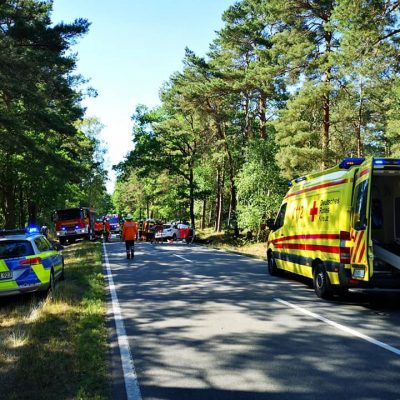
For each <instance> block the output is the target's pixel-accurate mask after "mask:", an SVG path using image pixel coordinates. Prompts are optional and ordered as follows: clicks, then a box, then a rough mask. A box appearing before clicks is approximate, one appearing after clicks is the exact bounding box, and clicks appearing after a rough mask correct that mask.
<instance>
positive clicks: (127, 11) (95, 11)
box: [52, 0, 235, 192]
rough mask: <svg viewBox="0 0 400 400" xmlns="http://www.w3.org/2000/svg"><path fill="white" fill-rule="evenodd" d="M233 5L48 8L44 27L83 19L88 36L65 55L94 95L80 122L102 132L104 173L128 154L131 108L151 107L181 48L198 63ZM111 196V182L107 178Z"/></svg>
mask: <svg viewBox="0 0 400 400" xmlns="http://www.w3.org/2000/svg"><path fill="white" fill-rule="evenodd" d="M234 3H235V1H234V0H147V1H140V0H54V6H53V14H52V21H53V23H57V22H61V21H64V22H72V21H73V20H75V19H76V18H86V19H88V20H89V21H90V22H91V27H90V31H89V33H88V34H87V35H86V36H84V37H83V38H81V39H80V40H79V42H78V44H76V45H75V46H74V47H73V51H74V52H77V53H78V70H77V72H78V73H80V74H82V75H83V76H84V77H85V78H87V79H90V85H91V86H93V87H94V88H95V89H96V90H97V91H98V96H97V97H96V98H91V99H87V100H85V102H84V106H85V107H87V116H96V117H98V118H99V119H100V120H101V122H102V123H103V124H104V125H105V128H104V129H103V131H102V134H101V136H102V137H101V139H102V141H103V142H104V145H105V147H106V148H107V150H108V153H107V156H106V161H107V166H108V168H109V169H111V165H112V164H116V163H118V162H119V161H121V160H122V159H123V157H124V156H125V155H126V154H127V152H128V151H129V150H130V149H131V148H132V121H131V116H132V114H133V112H134V110H135V108H136V106H137V105H138V104H146V105H147V106H149V107H153V106H156V105H157V104H159V98H158V92H159V89H160V88H161V86H162V84H163V82H165V81H167V80H168V78H169V77H170V75H171V74H172V73H173V72H175V71H178V70H181V69H182V59H183V57H184V51H185V47H186V46H187V47H189V48H190V49H191V50H193V51H195V52H196V53H197V54H198V55H201V56H204V55H206V53H207V51H208V47H209V44H210V43H211V42H212V40H213V39H214V38H215V31H216V30H219V29H220V28H221V27H222V25H223V23H222V20H221V16H222V13H223V12H224V11H225V10H226V9H227V8H228V7H229V6H230V5H232V4H234ZM110 175H111V178H112V179H111V182H110V183H109V185H108V190H109V191H110V192H111V191H112V188H113V181H114V176H113V174H112V173H111V171H110Z"/></svg>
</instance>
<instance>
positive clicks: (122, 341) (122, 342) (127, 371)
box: [103, 242, 142, 400]
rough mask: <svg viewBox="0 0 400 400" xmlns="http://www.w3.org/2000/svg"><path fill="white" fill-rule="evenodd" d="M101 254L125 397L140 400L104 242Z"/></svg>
mask: <svg viewBox="0 0 400 400" xmlns="http://www.w3.org/2000/svg"><path fill="white" fill-rule="evenodd" d="M103 252H104V260H105V264H106V270H107V280H108V287H109V290H110V293H111V301H112V308H113V314H114V321H115V327H116V331H117V337H118V346H119V350H120V354H121V363H122V370H123V372H124V381H125V390H126V397H127V400H142V395H141V394H140V387H139V382H138V379H137V375H136V371H135V365H134V364H133V358H132V354H131V351H130V348H129V342H128V337H127V336H126V331H125V324H124V320H123V318H122V314H121V309H120V307H119V302H118V296H117V291H116V290H115V285H114V279H113V277H112V272H111V268H110V263H109V261H108V254H107V250H106V245H105V243H104V242H103Z"/></svg>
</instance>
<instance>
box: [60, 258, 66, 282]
mask: <svg viewBox="0 0 400 400" xmlns="http://www.w3.org/2000/svg"><path fill="white" fill-rule="evenodd" d="M64 269H65V268H64V261H63V263H62V267H61V275H60V281H63V280H64V279H65V275H64Z"/></svg>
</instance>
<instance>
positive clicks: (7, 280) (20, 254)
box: [0, 230, 64, 296]
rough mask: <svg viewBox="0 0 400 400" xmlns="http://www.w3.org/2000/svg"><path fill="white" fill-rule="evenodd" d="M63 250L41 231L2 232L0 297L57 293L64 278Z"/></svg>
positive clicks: (0, 238)
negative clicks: (56, 288) (32, 293)
mask: <svg viewBox="0 0 400 400" xmlns="http://www.w3.org/2000/svg"><path fill="white" fill-rule="evenodd" d="M61 249H62V246H60V245H58V244H52V243H50V242H49V240H47V238H46V237H45V236H44V235H42V234H40V233H39V232H38V231H33V232H29V231H26V230H3V231H1V230H0V296H8V295H14V294H20V293H27V292H35V291H40V290H49V289H50V290H54V288H55V283H56V281H57V280H61V279H63V278H64V257H63V255H62V253H61Z"/></svg>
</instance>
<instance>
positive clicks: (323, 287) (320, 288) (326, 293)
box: [314, 264, 333, 299]
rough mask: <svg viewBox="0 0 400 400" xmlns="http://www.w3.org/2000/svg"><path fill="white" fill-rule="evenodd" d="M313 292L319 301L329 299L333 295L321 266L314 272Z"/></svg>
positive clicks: (324, 270) (323, 268) (326, 275)
mask: <svg viewBox="0 0 400 400" xmlns="http://www.w3.org/2000/svg"><path fill="white" fill-rule="evenodd" d="M314 290H315V293H316V295H317V296H318V297H319V298H321V299H330V298H331V297H332V294H333V292H332V288H331V283H330V281H329V277H328V274H327V273H326V269H325V267H324V266H323V265H322V264H319V265H317V266H316V268H315V271H314Z"/></svg>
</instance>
